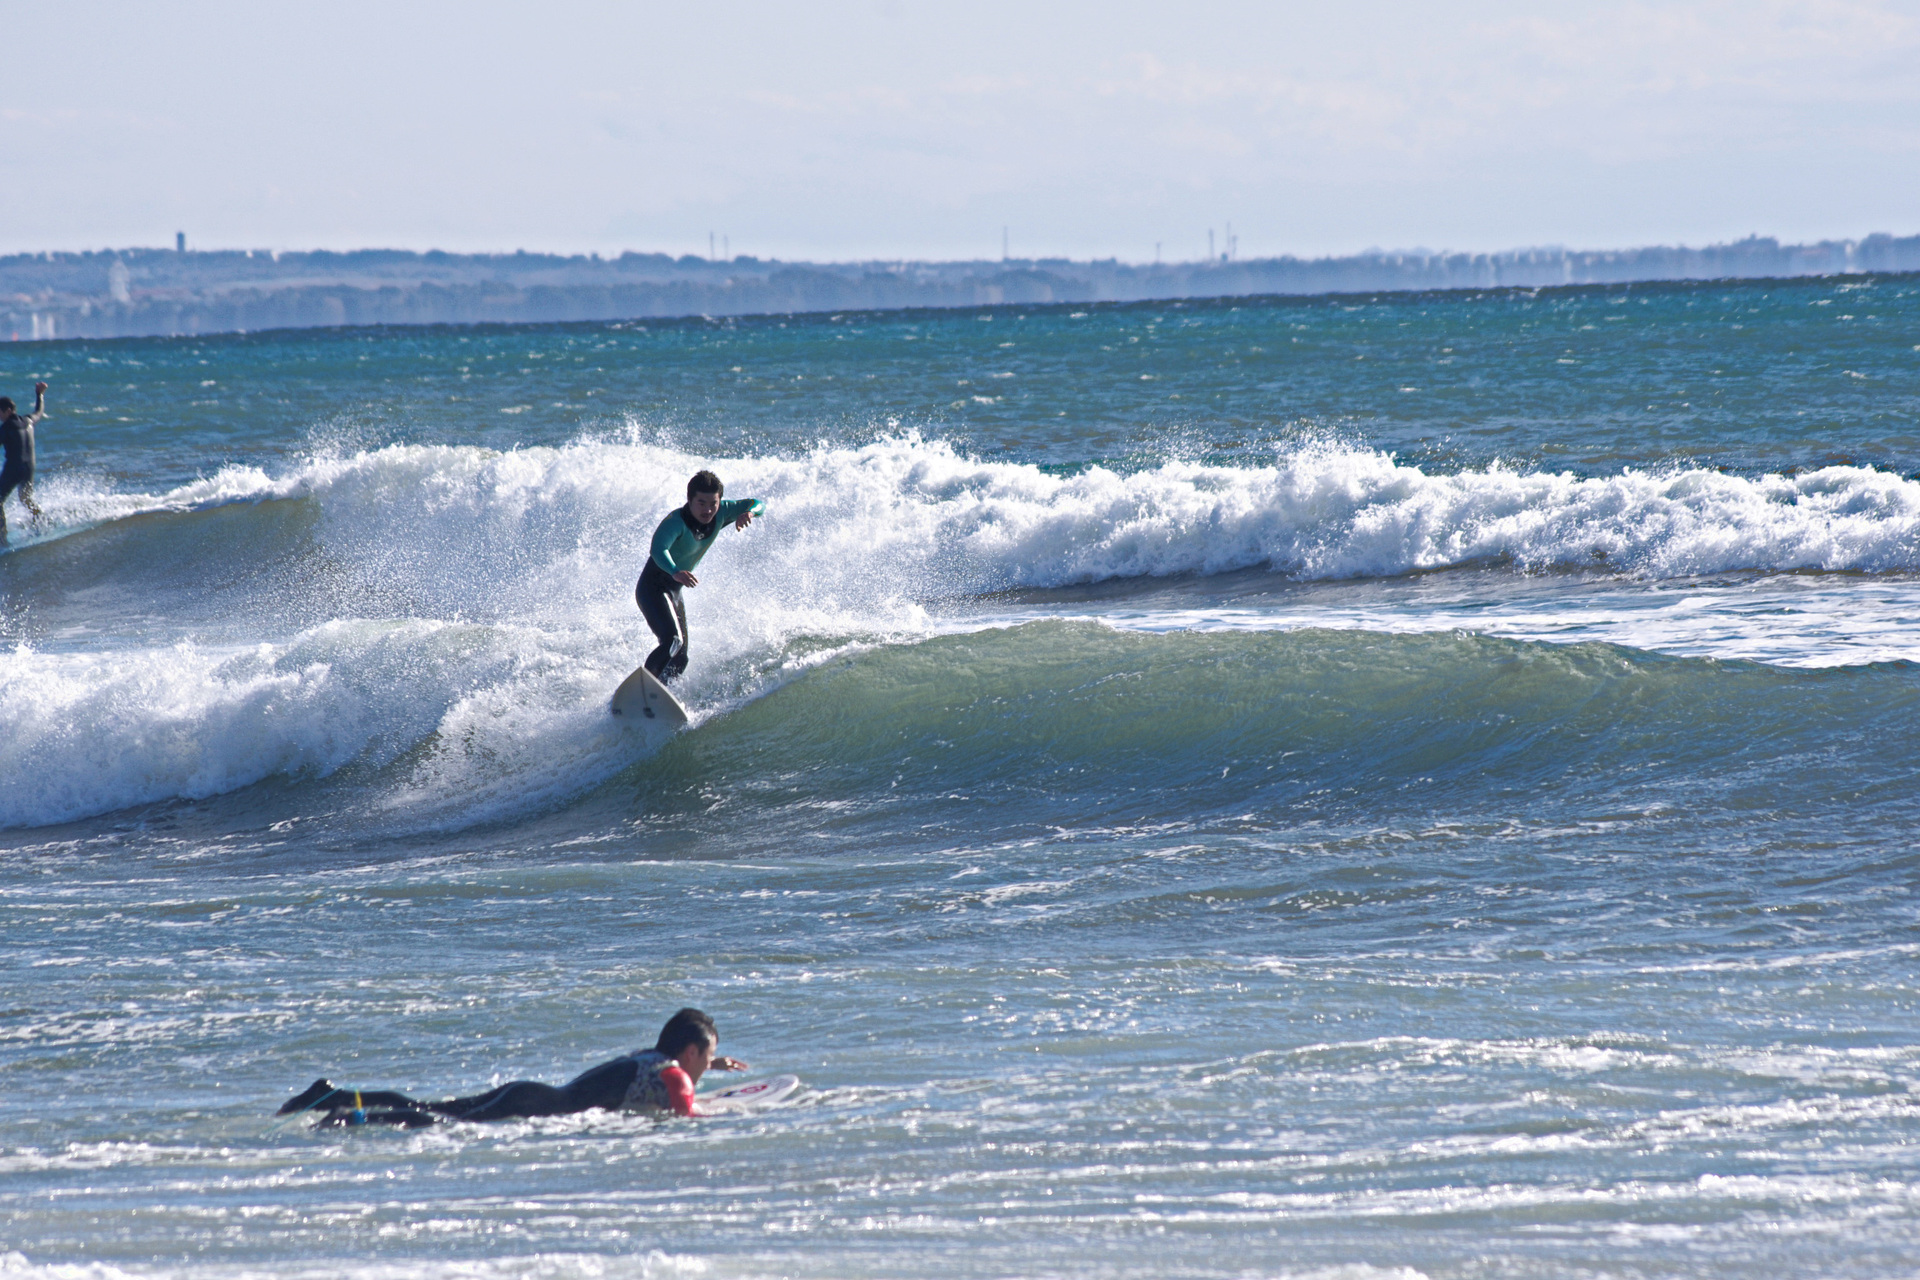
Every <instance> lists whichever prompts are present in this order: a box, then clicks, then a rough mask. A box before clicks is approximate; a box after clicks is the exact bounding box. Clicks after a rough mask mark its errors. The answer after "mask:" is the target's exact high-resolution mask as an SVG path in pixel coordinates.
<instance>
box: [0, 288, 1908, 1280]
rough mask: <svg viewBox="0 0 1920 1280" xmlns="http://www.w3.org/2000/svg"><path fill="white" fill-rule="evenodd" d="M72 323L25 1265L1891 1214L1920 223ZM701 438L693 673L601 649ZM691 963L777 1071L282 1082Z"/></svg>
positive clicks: (435, 1263) (6, 1217)
mask: <svg viewBox="0 0 1920 1280" xmlns="http://www.w3.org/2000/svg"><path fill="white" fill-rule="evenodd" d="M35 378H45V379H46V380H48V381H49V382H51V383H52V384H53V393H52V395H53V402H52V408H53V411H54V414H55V416H53V417H51V418H50V419H48V420H47V421H46V422H45V423H44V424H43V425H42V426H41V428H40V439H41V445H40V456H41V477H40V479H39V481H38V497H39V500H40V502H41V504H42V506H43V507H44V508H45V510H46V513H47V520H46V521H45V522H44V523H43V524H42V525H40V526H38V527H35V528H31V529H29V528H25V527H23V518H22V514H21V512H20V511H19V509H18V507H17V506H14V505H12V504H10V505H9V510H8V517H9V521H10V523H11V524H12V525H13V528H14V542H13V544H12V547H11V549H10V550H8V551H7V552H6V553H5V554H4V555H0V643H3V644H4V646H5V650H6V653H7V661H6V669H5V677H4V684H3V685H0V927H4V934H5V939H6V944H7V945H6V947H5V948H4V950H0V1273H5V1274H7V1275H16V1274H17V1275H20V1276H23V1277H27V1276H33V1277H40V1276H45V1277H67V1276H72V1277H88V1278H89V1280H95V1278H99V1280H113V1278H117V1277H121V1276H133V1277H174V1276H215V1277H229V1278H234V1280H237V1278H239V1277H310V1276H312V1277H317V1276H341V1275H345V1276H353V1277H424V1276H440V1275H460V1276H472V1277H496V1276H498V1277H514V1278H518V1277H541V1278H546V1277H554V1278H560V1277H576V1276H578V1277H639V1276H646V1277H664V1276H674V1277H678V1276H700V1277H761V1276H769V1277H770V1276H795V1277H847V1276H856V1277H858V1276H876V1277H916V1276H928V1275H940V1276H959V1277H999V1276H1102V1277H1134V1276H1140V1277H1145V1276H1154V1277H1164V1276H1175V1277H1242V1276H1301V1277H1308V1276H1318V1277H1328V1278H1332V1277H1340V1278H1342V1280H1363V1278H1370V1277H1379V1278H1381V1280H1385V1278H1387V1277H1394V1278H1396V1280H1412V1278H1414V1277H1432V1278H1434V1280H1438V1278H1441V1277H1535V1276H1537V1277H1562V1276H1620V1277H1628V1276H1631V1277H1709V1276H1711V1277H1721V1276H1724V1277H1747V1276H1752V1275H1755V1274H1767V1273H1771V1274H1778V1275H1821V1276H1846V1277H1868V1276H1874V1277H1878V1276H1888V1277H1891V1276H1906V1275H1912V1274H1913V1273H1914V1272H1915V1271H1916V1270H1920V1193H1917V1192H1916V1190H1915V1188H1916V1186H1917V1185H1920V1025H1917V1024H1916V1012H1920V986H1917V983H1920V974H1917V973H1916V964H1917V961H1920V929H1917V928H1916V925H1920V920H1917V919H1916V906H1920V898H1917V897H1916V886H1917V883H1920V854H1916V851H1915V838H1914V834H1913V833H1914V831H1915V829H1916V824H1917V823H1920V777H1917V776H1916V767H1915V764H1914V754H1915V747H1916V743H1917V742H1920V734H1917V733H1916V729H1917V728H1920V665H1916V662H1917V661H1920V280H1916V279H1915V278H1912V277H1873V278H1858V279H1846V280H1804V281H1793V282H1764V281H1763V282H1748V283H1738V284H1690V285H1657V286H1636V287H1632V288H1625V287H1622V288H1590V289H1589V288H1581V289H1568V290H1544V291H1496V292H1484V293H1472V292H1466V293H1445V294H1420V295H1415V294H1398V295H1382V296H1377V297H1345V298H1324V299H1285V300H1237V301H1222V302H1207V303H1190V304H1185V305H1180V304H1173V303H1163V304H1152V305H1144V304H1143V305H1128V306H1113V307H1059V308H1032V307H1001V308H993V309H988V310H963V311H951V312H900V313H886V314H851V313H850V314H845V315H835V316H827V315H820V316H807V317H787V318H755V319H738V320H724V321H720V320H703V319H692V320H686V321H678V322H666V323H661V322H647V323H644V324H642V323H635V324H614V325H606V324H582V325H555V326H537V327H483V328H442V329H405V330H335V331H309V332H286V333H265V334H253V335H233V336H228V337H218V338H196V339H180V340H123V341H112V342H105V341H103V342H56V343H20V344H12V345H8V346H5V347H0V390H3V391H5V392H6V393H8V394H11V395H13V396H15V397H16V398H22V397H23V396H24V395H25V394H27V393H28V390H29V388H30V386H31V383H32V381H33V380H34V379H35ZM702 466H711V467H712V468H714V469H715V470H717V471H719V472H720V474H721V475H722V476H723V477H724V478H725V480H726V481H727V484H728V491H729V494H730V495H734V496H746V495H752V496H758V497H762V498H764V499H765V500H766V503H767V514H766V516H765V518H764V519H763V520H761V521H758V522H756V523H755V524H754V526H753V527H752V528H751V529H749V530H747V531H745V532H744V533H734V532H728V533H726V534H725V535H723V539H722V541H721V543H720V545H719V546H718V547H717V548H716V550H715V551H714V552H713V553H712V554H711V555H710V556H709V557H708V558H707V561H706V563H705V565H703V566H702V570H701V579H702V580H701V585H700V586H699V587H698V588H697V589H695V590H693V591H690V592H688V593H687V595H688V609H689V613H690V614H691V619H692V622H691V627H692V643H691V646H690V652H691V657H692V665H691V668H690V670H689V672H688V675H687V678H686V680H685V681H684V683H683V685H682V686H681V688H682V692H683V696H684V698H685V700H686V701H687V702H688V704H689V706H690V707H691V709H692V710H693V712H694V724H693V725H692V726H691V727H690V728H689V729H688V730H687V731H685V732H684V733H681V734H679V735H677V736H674V737H671V738H661V737H657V736H653V735H650V734H649V733H648V732H646V731H644V730H636V729H634V728H631V727H628V726H624V725H622V724H620V723H619V722H617V721H614V720H613V719H612V717H610V716H609V715H608V714H607V711H606V702H607V698H608V695H609V694H610V693H611V691H612V689H613V687H614V686H615V685H616V684H617V683H618V682H619V680H620V679H621V678H622V677H623V676H624V675H625V674H626V673H627V672H628V671H629V670H630V669H631V668H632V667H633V666H634V665H636V664H637V663H638V661H639V659H640V658H641V657H642V656H643V655H644V653H645V652H646V650H647V649H649V648H650V647H651V645H652V640H651V638H650V636H648V634H647V633H646V631H645V628H644V625H643V624H642V623H641V621H640V618H639V615H638V612H637V610H636V609H635V607H634V603H633V594H632V592H633V582H634V578H635V576H636V574H637V572H638V570H639V568H640V566H641V564H642V562H643V557H644V555H645V548H646V545H647V541H648V538H649V536H650V534H651V532H652V529H653V527H654V525H655V524H656V523H657V522H658V520H659V519H660V518H661V516H663V515H664V514H665V513H666V512H667V511H668V510H670V509H671V508H672V507H674V506H675V505H677V503H678V502H679V500H680V493H681V490H682V487H683V485H684V483H685V479H686V477H687V475H688V474H689V473H690V472H691V471H693V470H694V469H696V468H698V467H702ZM685 1004H693V1005H698V1006H700V1007H702V1008H704V1009H706V1010H707V1011H709V1012H710V1013H712V1014H713V1015H714V1016H715V1018H716V1019H717V1020H718V1021H719V1024H720V1028H721V1036H722V1048H723V1050H724V1051H726V1052H728V1053H731V1054H734V1055H736V1056H739V1057H742V1058H745V1059H747V1060H749V1061H750V1062H751V1063H753V1065H754V1067H755V1068H756V1070H757V1071H760V1072H791V1073H793V1074H796V1075H798V1076H800V1077H801V1078H802V1080H803V1081H804V1082H805V1085H804V1088H803V1089H802V1091H801V1092H800V1093H798V1094H796V1095H795V1097H794V1099H793V1101H792V1103H791V1105H788V1106H786V1107H783V1108H780V1109H777V1110H773V1111H770V1112H766V1113H762V1114H759V1115H755V1116H751V1117H738V1118H730V1119H724V1120H712V1121H668V1122H662V1121H656V1120H651V1119H647V1118H644V1117H637V1116H621V1115H611V1114H607V1113H593V1114H588V1115H584V1116H578V1117H571V1118H567V1119H561V1120H542V1121H530V1122H525V1123H518V1124H508V1125H499V1126H459V1125H454V1126H447V1127H444V1128H440V1129H436V1130H430V1131H425V1132H419V1133H398V1132H369V1131H365V1130H352V1131H316V1130H313V1129H311V1128H309V1127H307V1126H306V1125H305V1124H303V1123H300V1122H298V1121H296V1122H294V1123H291V1124H289V1123H286V1122H276V1121H275V1120H274V1119H273V1116H272V1112H273V1109H274V1108H275V1107H276V1106H277V1105H278V1104H279V1102H280V1101H281V1100H282V1099H283V1098H285V1097H286V1096H288V1095H289V1094H290V1093H292V1092H294V1091H296V1090H298V1089H300V1088H302V1087H303V1086H304V1085H306V1083H307V1082H308V1081H310V1080H312V1079H313V1078H314V1077H316V1076H319V1075H323V1074H324V1075H328V1076H331V1077H332V1078H333V1079H334V1080H336V1081H339V1082H342V1083H345V1084H348V1085H359V1086H365V1087H397V1088H403V1089H408V1090H411V1091H415V1092H417V1093H419V1094H424V1095H428V1096H438V1095H445V1094H450V1093H456V1092H467V1091H472V1090H475V1089H478V1088H481V1087H484V1086H486V1085H488V1084H490V1083H493V1082H499V1081H505V1080H508V1079H514V1078H523V1077H524V1078H534V1079H544V1080H549V1081H558V1080H562V1079H565V1078H567V1077H569V1076H571V1075H573V1074H574V1073H575V1072H577V1071H578V1070H580V1069H581V1068H583V1067H586V1066H588V1065H590V1064H592V1063H595V1062H598V1061H601V1060H604V1059H606V1058H608V1057H612V1056H614V1055H616V1054H618V1053H622V1052H625V1051H628V1050H630V1049H633V1048H637V1047H641V1046H643V1045H645V1044H648V1043H650V1042H651V1040H652V1038H653V1035H654V1033H655V1031H656V1030H657V1028H658V1026H659V1024H660V1022H661V1021H662V1020H663V1019H664V1018H665V1017H666V1016H667V1015H668V1014H669V1013H671V1012H672V1011H673V1010H674V1009H676V1008H678V1007H680V1006H681V1005H685ZM720 1082H721V1083H726V1082H728V1081H727V1080H726V1079H725V1078H724V1077H723V1078H721V1079H720Z"/></svg>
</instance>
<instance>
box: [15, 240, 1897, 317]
mask: <svg viewBox="0 0 1920 1280" xmlns="http://www.w3.org/2000/svg"><path fill="white" fill-rule="evenodd" d="M1909 271H1920V236H1906V237H1895V236H1890V235H1871V236H1868V237H1866V238H1865V239H1863V240H1823V241H1821V242H1820V243H1818V244H1806V245H1783V244H1781V243H1780V242H1779V241H1778V240H1774V239H1771V238H1762V237H1757V236H1756V237H1750V238H1748V239H1745V240H1740V241H1737V242H1735V243H1732V244H1724V245H1712V246H1708V247H1705V248H1699V249H1689V248H1676V247H1655V248H1644V249H1624V250H1601V251H1591V250H1570V249H1525V250H1516V251H1512V252H1507V253H1479V254H1469V253H1425V252H1413V253H1384V252H1369V253H1361V254H1354V255H1351V256H1348V257H1340V258H1312V259H1305V258H1292V257H1284V258H1256V259H1246V260H1240V259H1230V258H1225V257H1222V258H1218V259H1213V260H1207V261H1200V262H1177V263H1155V264H1152V265H1143V264H1134V263H1123V262H1119V261H1116V260H1114V259H1107V260H1104V261H1101V260H1096V261H1090V262H1074V261H1069V260H1067V259H1065V258H1042V259H1030V260H1013V261H1001V262H995V261H977V262H862V263H786V262H776V261H762V260H760V259H757V258H749V257H739V258H733V259H729V260H726V261H719V260H714V259H708V258H699V257H693V256H686V257H680V258H674V257H669V256H668V255H666V254H657V253H656V254H640V253H626V254H622V255H620V256H619V257H617V258H600V257H595V256H574V257H566V256H561V255H554V254H537V253H513V254H452V253H441V252H438V251H435V252H429V253H413V252H409V251H405V250H392V249H365V250H358V251H355V252H351V253H332V252H326V251H317V252H312V253H277V254H276V253H268V252H264V251H252V252H247V251H240V250H221V251H215V252H202V251H188V252H178V251H175V250H167V249H128V250H102V251H98V252H91V253H40V254H17V255H14V256H11V257H0V340H4V339H7V338H11V339H13V340H18V341H31V340H36V339H50V338H116V337H144V336H150V335H160V334H199V333H221V332H232V331H251V330H261V329H301V328H315V327H324V326H330V325H422V324H483V323H542V322H552V321H568V320H626V319H638V318H642V317H669V316H691V315H766V314H789V313H796V312H807V311H854V310H891V309H897V308H908V307H966V306H994V305H999V304H1003V303H1023V304H1045V303H1097V302H1136V301H1148V300H1158V299H1171V298H1219V297H1241V296H1257V295H1261V294H1295V295H1298V294H1325V293H1380V292H1388V291H1405V290H1414V291H1418V290H1434V289H1502V288H1542V287H1553V286H1566V285H1594V284H1621V283H1629V282H1637V281H1655V280H1715V279H1756V278H1767V277H1790V276H1824V275H1847V274H1864V273H1883V272H1909Z"/></svg>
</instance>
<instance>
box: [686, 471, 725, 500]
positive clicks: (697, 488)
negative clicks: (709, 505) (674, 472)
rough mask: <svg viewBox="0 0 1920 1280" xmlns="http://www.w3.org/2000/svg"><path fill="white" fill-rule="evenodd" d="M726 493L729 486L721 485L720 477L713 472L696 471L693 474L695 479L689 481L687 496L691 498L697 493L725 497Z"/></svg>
mask: <svg viewBox="0 0 1920 1280" xmlns="http://www.w3.org/2000/svg"><path fill="white" fill-rule="evenodd" d="M726 491H727V486H725V485H723V484H721V483H720V477H719V476H717V475H715V474H713V472H711V471H696V472H694V473H693V479H691V480H689V481H687V496H688V497H689V498H691V497H692V496H693V495H694V494H696V493H716V494H723V495H724V494H725V493H726Z"/></svg>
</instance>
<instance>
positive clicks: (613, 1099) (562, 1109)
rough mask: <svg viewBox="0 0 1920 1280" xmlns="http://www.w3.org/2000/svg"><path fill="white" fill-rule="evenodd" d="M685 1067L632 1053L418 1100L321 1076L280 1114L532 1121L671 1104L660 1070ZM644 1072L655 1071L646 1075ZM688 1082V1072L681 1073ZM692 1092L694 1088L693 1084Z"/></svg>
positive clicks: (388, 1121) (326, 1121)
mask: <svg viewBox="0 0 1920 1280" xmlns="http://www.w3.org/2000/svg"><path fill="white" fill-rule="evenodd" d="M665 1067H672V1068H673V1070H674V1071H676V1072H677V1071H678V1070H679V1067H678V1066H677V1065H676V1064H674V1063H673V1060H672V1059H671V1058H668V1057H667V1056H666V1055H665V1054H663V1053H660V1052H658V1051H657V1050H648V1051H646V1052H642V1053H637V1054H629V1055H628V1056H626V1057H624V1058H615V1059H613V1061H611V1062H603V1063H601V1064H600V1065H599V1066H597V1067H588V1068H587V1069H586V1070H585V1071H582V1072H581V1073H580V1074H579V1075H577V1076H575V1077H574V1078H573V1079H571V1080H569V1081H567V1082H566V1083H565V1084H563V1085H559V1086H555V1085H550V1084H542V1083H540V1082H539V1081H538V1080H514V1081H510V1082H509V1083H507V1084H503V1085H501V1086H500V1087H499V1088H497V1089H489V1090H487V1091H486V1092H485V1093H476V1094H473V1095H471V1096H469V1097H465V1098H449V1099H447V1100H446V1101H444V1102H416V1101H415V1100H414V1099H412V1098H409V1097H408V1096H407V1095H405V1094H404V1093H395V1092H394V1091H393V1090H391V1089H360V1090H356V1089H340V1088H336V1087H335V1086H334V1085H333V1084H331V1083H330V1082H328V1081H326V1080H316V1081H314V1082H313V1084H311V1085H310V1086H308V1087H307V1089H306V1091H305V1092H304V1093H300V1094H298V1095H296V1096H294V1097H292V1098H290V1099H288V1100H287V1101H286V1102H285V1103H284V1104H283V1105H282V1106H281V1108H280V1112H279V1114H281V1115H291V1114H293V1113H294V1112H298V1111H317V1112H319V1113H321V1120H320V1123H321V1124H322V1125H324V1126H344V1125H357V1124H385V1125H398V1126H400V1127H402V1128H408V1129H417V1128H420V1127H422V1126H425V1125H430V1124H434V1123H436V1122H437V1121H439V1120H440V1119H441V1118H443V1117H444V1118H446V1119H449V1120H474V1121H485V1120H525V1119H530V1118H532V1117H535V1116H570V1115H574V1114H576V1113H577V1112H581V1111H592V1110H595V1109H596V1108H598V1109H604V1110H607V1111H618V1110H621V1109H623V1108H627V1109H634V1108H639V1107H647V1106H652V1107H655V1108H659V1109H672V1091H671V1090H670V1089H668V1088H667V1087H665V1086H664V1084H661V1083H659V1077H660V1074H661V1071H662V1069H663V1068H665ZM642 1072H648V1073H650V1074H649V1076H648V1078H647V1079H645V1080H642V1074H641V1073H642ZM681 1079H682V1080H684V1079H685V1077H684V1075H682V1076H681ZM686 1091H687V1096H688V1097H689V1098H691V1094H692V1088H691V1086H690V1085H688V1086H686Z"/></svg>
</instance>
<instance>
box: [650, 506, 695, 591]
mask: <svg viewBox="0 0 1920 1280" xmlns="http://www.w3.org/2000/svg"><path fill="white" fill-rule="evenodd" d="M686 527H687V524H686V521H684V520H682V519H681V518H680V513H679V512H678V511H676V512H674V513H673V514H672V515H670V516H668V517H667V518H666V519H665V520H662V521H661V522H660V527H659V528H658V529H655V530H654V531H653V551H652V553H651V554H652V556H653V563H654V565H655V566H656V567H658V568H659V570H660V572H662V573H664V574H666V575H667V576H668V577H672V576H673V575H674V574H676V573H678V572H680V566H679V565H677V564H675V563H674V562H673V544H674V542H675V540H677V539H678V538H679V537H680V535H681V534H682V533H683V532H685V531H686Z"/></svg>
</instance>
